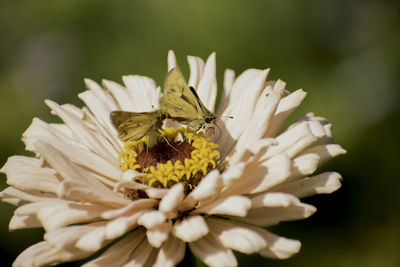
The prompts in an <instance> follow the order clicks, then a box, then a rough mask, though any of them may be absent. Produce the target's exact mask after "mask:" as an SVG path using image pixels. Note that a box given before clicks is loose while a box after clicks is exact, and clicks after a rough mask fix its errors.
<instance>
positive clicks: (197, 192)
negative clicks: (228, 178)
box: [180, 169, 223, 210]
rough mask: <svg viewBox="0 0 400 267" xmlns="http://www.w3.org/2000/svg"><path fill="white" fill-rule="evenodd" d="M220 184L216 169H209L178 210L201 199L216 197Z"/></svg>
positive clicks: (220, 187)
mask: <svg viewBox="0 0 400 267" xmlns="http://www.w3.org/2000/svg"><path fill="white" fill-rule="evenodd" d="M222 186H223V183H222V179H221V175H220V173H219V171H218V170H216V169H214V170H212V171H210V172H209V173H208V174H207V175H206V176H205V177H204V178H203V179H202V180H201V181H200V183H199V184H198V186H197V187H195V189H193V191H192V192H190V193H189V195H187V197H186V198H185V199H184V200H183V202H182V203H181V206H180V210H189V209H191V208H193V207H194V206H195V205H196V204H197V203H198V202H199V201H202V200H205V201H207V202H208V201H211V200H212V199H214V198H216V197H217V194H218V193H219V192H220V191H221V189H222Z"/></svg>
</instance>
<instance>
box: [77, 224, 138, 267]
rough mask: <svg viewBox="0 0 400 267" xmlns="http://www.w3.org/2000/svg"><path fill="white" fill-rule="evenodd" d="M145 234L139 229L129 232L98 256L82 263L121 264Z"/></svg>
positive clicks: (93, 265) (87, 266) (89, 266)
mask: <svg viewBox="0 0 400 267" xmlns="http://www.w3.org/2000/svg"><path fill="white" fill-rule="evenodd" d="M144 237H145V235H144V232H143V231H141V230H140V229H138V230H135V232H133V233H131V234H129V235H128V236H126V237H125V238H123V239H122V240H120V241H118V242H116V243H115V244H114V245H112V246H111V247H110V248H108V249H107V250H106V251H105V252H104V253H103V254H102V255H101V256H100V257H98V258H96V259H94V260H92V261H90V262H88V263H86V264H84V265H82V266H83V267H102V266H115V267H117V266H122V265H124V264H125V263H126V262H127V261H128V259H129V256H130V254H131V253H132V251H133V250H134V249H136V248H137V246H138V245H139V244H140V242H142V240H143V239H144Z"/></svg>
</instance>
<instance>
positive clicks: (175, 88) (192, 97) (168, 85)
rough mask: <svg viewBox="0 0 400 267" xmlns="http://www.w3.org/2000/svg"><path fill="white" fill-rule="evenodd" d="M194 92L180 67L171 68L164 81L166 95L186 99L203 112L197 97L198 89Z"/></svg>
mask: <svg viewBox="0 0 400 267" xmlns="http://www.w3.org/2000/svg"><path fill="white" fill-rule="evenodd" d="M193 91H194V90H193ZM194 92H195V94H193V92H192V90H191V89H190V88H189V86H188V84H187V83H186V81H185V78H184V77H183V75H182V73H181V72H180V71H179V70H178V69H172V70H170V72H169V73H168V75H167V78H166V79H165V83H164V94H165V95H174V96H176V97H179V98H182V99H183V100H184V101H186V102H187V103H189V104H190V105H192V106H193V107H194V108H195V110H196V111H197V112H201V107H200V105H199V101H198V98H196V95H197V94H196V91H194Z"/></svg>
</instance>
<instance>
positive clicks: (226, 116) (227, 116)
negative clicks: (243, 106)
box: [222, 115, 234, 119]
mask: <svg viewBox="0 0 400 267" xmlns="http://www.w3.org/2000/svg"><path fill="white" fill-rule="evenodd" d="M222 118H228V119H233V118H234V117H233V116H230V115H225V116H222Z"/></svg>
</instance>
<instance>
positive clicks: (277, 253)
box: [260, 229, 301, 259]
mask: <svg viewBox="0 0 400 267" xmlns="http://www.w3.org/2000/svg"><path fill="white" fill-rule="evenodd" d="M262 230H264V229H262ZM263 232H264V234H263V235H264V238H265V239H266V240H267V242H268V246H267V247H266V248H265V249H263V250H261V251H260V255H261V256H263V257H267V258H274V259H287V258H289V257H291V256H293V255H294V254H296V253H298V252H299V251H300V248H301V243H300V241H298V240H293V239H288V238H284V237H280V236H276V235H274V234H272V233H269V232H267V231H265V230H264V231H263Z"/></svg>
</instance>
